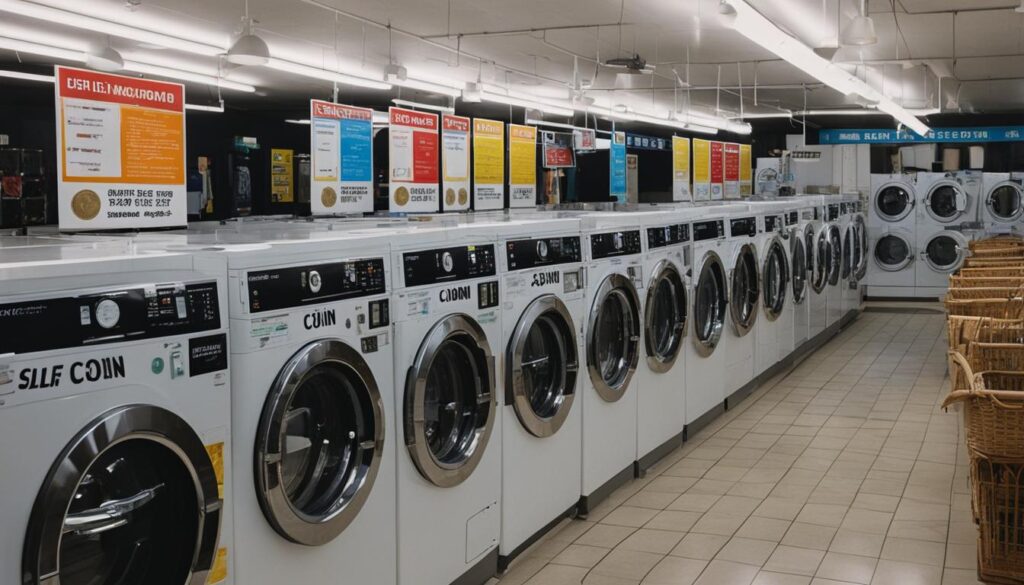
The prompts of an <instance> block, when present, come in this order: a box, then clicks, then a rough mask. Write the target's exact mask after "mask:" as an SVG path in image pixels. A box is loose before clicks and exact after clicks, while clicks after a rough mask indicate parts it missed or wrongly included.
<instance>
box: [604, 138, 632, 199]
mask: <svg viewBox="0 0 1024 585" xmlns="http://www.w3.org/2000/svg"><path fill="white" fill-rule="evenodd" d="M608 163H609V166H610V168H609V173H608V187H609V189H608V190H609V194H610V195H611V196H612V198H613V199H616V200H618V201H619V203H625V202H626V196H627V193H626V133H625V132H613V133H612V143H611V149H610V151H609V153H608Z"/></svg>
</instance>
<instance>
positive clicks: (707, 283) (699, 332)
mask: <svg viewBox="0 0 1024 585" xmlns="http://www.w3.org/2000/svg"><path fill="white" fill-rule="evenodd" d="M728 299H729V296H728V294H727V293H726V279H725V265H724V264H722V259H721V258H719V256H718V254H716V253H714V252H708V253H707V254H706V255H705V256H704V259H703V263H702V264H701V269H700V275H699V276H698V277H697V285H696V286H695V287H694V292H693V332H694V335H693V344H694V347H695V348H696V349H697V353H698V354H700V355H701V356H703V357H707V356H709V355H711V354H712V353H713V352H714V351H715V347H717V346H718V341H719V340H720V339H721V338H722V328H723V327H724V326H725V311H726V306H727V305H728Z"/></svg>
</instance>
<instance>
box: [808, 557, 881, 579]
mask: <svg viewBox="0 0 1024 585" xmlns="http://www.w3.org/2000/svg"><path fill="white" fill-rule="evenodd" d="M876 564H878V559H876V558H872V557H861V556H857V555H848V554H843V553H835V552H830V553H827V554H826V555H825V558H824V559H822V561H821V565H820V566H819V567H818V572H817V573H816V576H818V577H823V578H825V579H834V580H836V581H848V582H850V583H862V584H863V585H868V584H869V583H871V577H872V576H873V575H874V573H875V565H876Z"/></svg>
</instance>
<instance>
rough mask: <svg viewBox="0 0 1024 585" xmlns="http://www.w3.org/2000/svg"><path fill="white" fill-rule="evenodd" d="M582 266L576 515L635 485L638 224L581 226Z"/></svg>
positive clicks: (599, 217)
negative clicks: (579, 473) (583, 309)
mask: <svg viewBox="0 0 1024 585" xmlns="http://www.w3.org/2000/svg"><path fill="white" fill-rule="evenodd" d="M581 224H582V230H583V235H584V244H583V249H584V252H583V257H584V260H585V261H586V263H587V266H586V270H587V278H586V297H585V299H586V300H585V307H586V310H587V323H586V330H585V334H584V347H585V351H584V352H585V355H586V364H587V375H586V376H584V377H583V385H582V388H581V392H582V395H581V396H580V398H581V400H580V403H581V405H582V407H583V470H582V471H583V472H582V481H581V486H580V487H581V489H580V493H581V494H582V496H581V497H580V505H579V507H580V513H581V514H584V515H585V514H587V513H588V512H589V511H590V509H592V508H593V507H594V506H595V505H596V504H597V503H599V502H600V501H602V500H603V499H604V498H605V497H607V495H608V494H609V493H611V491H612V490H613V489H614V488H616V487H618V486H619V485H621V484H623V483H625V482H626V481H628V480H629V479H630V478H632V477H633V467H634V466H633V463H634V460H635V459H636V454H637V447H636V445H637V396H638V394H639V393H640V392H641V391H642V390H643V389H642V388H641V387H640V385H639V384H638V380H637V379H636V376H635V374H636V368H637V364H638V362H639V359H640V354H641V348H640V339H641V335H642V329H643V321H642V319H643V317H642V309H643V308H642V305H641V300H640V292H639V291H640V290H641V289H642V288H643V286H644V283H645V275H644V274H643V249H642V243H641V235H640V223H639V219H638V218H637V217H635V216H634V215H633V214H629V213H596V214H590V215H586V216H584V217H583V218H581Z"/></svg>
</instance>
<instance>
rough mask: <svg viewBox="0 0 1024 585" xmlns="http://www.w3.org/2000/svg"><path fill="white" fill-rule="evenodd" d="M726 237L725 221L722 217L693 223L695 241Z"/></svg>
mask: <svg viewBox="0 0 1024 585" xmlns="http://www.w3.org/2000/svg"><path fill="white" fill-rule="evenodd" d="M724 237H725V222H724V221H722V220H720V219H715V220H712V221H698V222H694V224H693V241H694V242H703V241H705V240H717V239H719V238H724Z"/></svg>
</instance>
